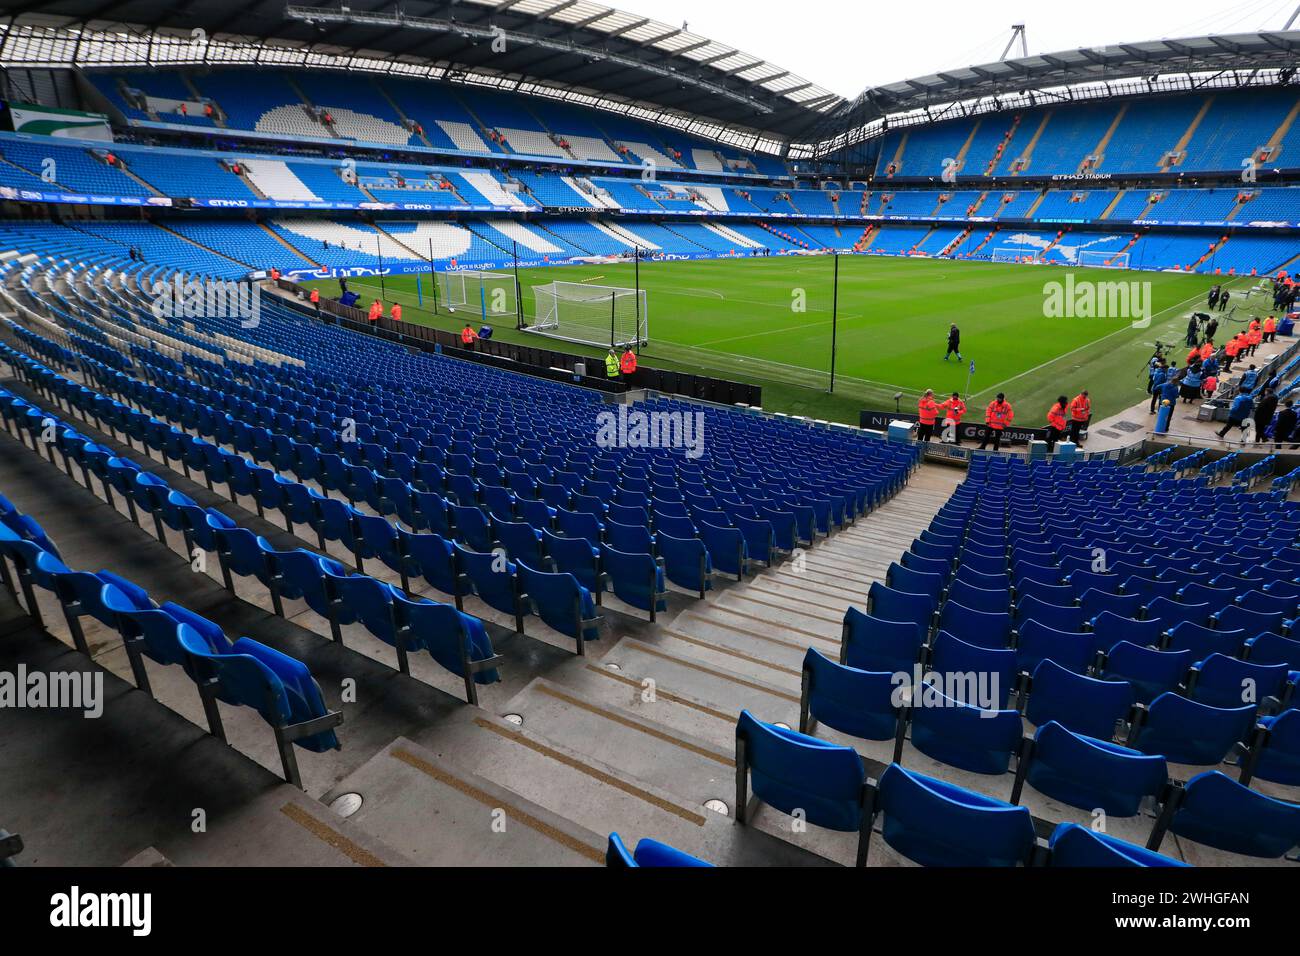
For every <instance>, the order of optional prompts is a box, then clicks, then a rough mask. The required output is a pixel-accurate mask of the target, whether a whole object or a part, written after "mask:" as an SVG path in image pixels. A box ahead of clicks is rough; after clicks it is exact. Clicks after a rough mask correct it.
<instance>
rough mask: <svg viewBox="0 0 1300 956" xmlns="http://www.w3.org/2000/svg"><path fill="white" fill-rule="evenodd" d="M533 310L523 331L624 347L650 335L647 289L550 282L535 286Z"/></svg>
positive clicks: (639, 344) (577, 341)
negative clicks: (530, 318) (531, 316)
mask: <svg viewBox="0 0 1300 956" xmlns="http://www.w3.org/2000/svg"><path fill="white" fill-rule="evenodd" d="M533 313H534V314H533V318H532V320H531V321H525V322H524V324H523V325H522V326H521V328H522V330H523V331H525V332H536V333H537V334H538V335H545V336H548V337H549V338H553V339H560V340H562V341H565V342H575V343H579V344H582V345H598V346H601V347H603V348H624V347H627V346H641V345H645V344H646V342H648V341H649V338H650V314H649V310H648V308H647V304H646V292H645V289H626V288H621V287H618V286H602V285H590V284H588V283H585V282H559V281H556V282H548V283H546V284H545V285H535V286H533Z"/></svg>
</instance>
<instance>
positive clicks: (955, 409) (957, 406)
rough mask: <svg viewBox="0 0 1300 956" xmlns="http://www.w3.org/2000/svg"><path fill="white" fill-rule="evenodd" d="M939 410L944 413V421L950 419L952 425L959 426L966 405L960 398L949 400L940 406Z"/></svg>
mask: <svg viewBox="0 0 1300 956" xmlns="http://www.w3.org/2000/svg"><path fill="white" fill-rule="evenodd" d="M939 409H940V410H941V411H942V412H944V417H945V419H948V418H951V419H952V422H953V424H954V425H960V424H961V417H962V416H963V415H965V414H966V403H965V402H963V401H962V400H961V399H960V398H950V399H948V400H947V401H946V402H943V403H942V404H940V406H939Z"/></svg>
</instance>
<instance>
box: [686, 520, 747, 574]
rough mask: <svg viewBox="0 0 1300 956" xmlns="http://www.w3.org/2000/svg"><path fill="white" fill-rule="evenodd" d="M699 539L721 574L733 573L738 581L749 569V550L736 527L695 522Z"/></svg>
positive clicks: (743, 537)
mask: <svg viewBox="0 0 1300 956" xmlns="http://www.w3.org/2000/svg"><path fill="white" fill-rule="evenodd" d="M697 524H698V527H699V530H700V540H702V541H703V542H704V546H705V547H706V548H708V549H709V559H710V560H711V561H712V562H713V567H714V568H715V569H716V570H717V571H720V572H721V573H722V574H734V575H735V576H736V580H737V581H739V580H741V579H742V578H743V577H744V576H745V572H746V571H748V570H749V550H748V548H747V547H746V544H745V536H744V535H743V534H742V533H741V532H740V530H739V529H737V528H727V527H722V526H720V525H716V524H710V523H709V522H708V521H700V522H697Z"/></svg>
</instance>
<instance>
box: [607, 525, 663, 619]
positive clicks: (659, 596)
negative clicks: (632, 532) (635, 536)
mask: <svg viewBox="0 0 1300 956" xmlns="http://www.w3.org/2000/svg"><path fill="white" fill-rule="evenodd" d="M600 560H601V568H602V570H603V571H604V573H605V576H606V578H607V580H608V582H609V589H610V590H611V591H613V592H614V594H615V595H616V596H617V597H618V598H619V600H621V601H623V602H624V603H625V604H630V605H631V606H632V607H635V608H640V609H641V610H643V611H648V612H649V614H650V620H651V621H653V620H655V616H656V615H657V614H658V612H660V611H666V610H667V609H668V602H667V600H666V599H665V595H666V593H667V591H666V584H665V582H664V569H663V564H662V562H660V561H659V560H657V559H656V558H654V557H653V556H651V555H649V554H629V553H627V552H626V551H619V550H618V549H616V548H611V547H610V546H609V545H607V544H605V545H601V548H600Z"/></svg>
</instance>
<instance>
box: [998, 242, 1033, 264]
mask: <svg viewBox="0 0 1300 956" xmlns="http://www.w3.org/2000/svg"><path fill="white" fill-rule="evenodd" d="M1042 255H1043V250H1042V249H1038V248H1035V247H1033V246H998V247H997V248H996V249H994V250H993V253H992V255H991V258H992V260H993V261H994V262H1041V261H1042Z"/></svg>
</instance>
